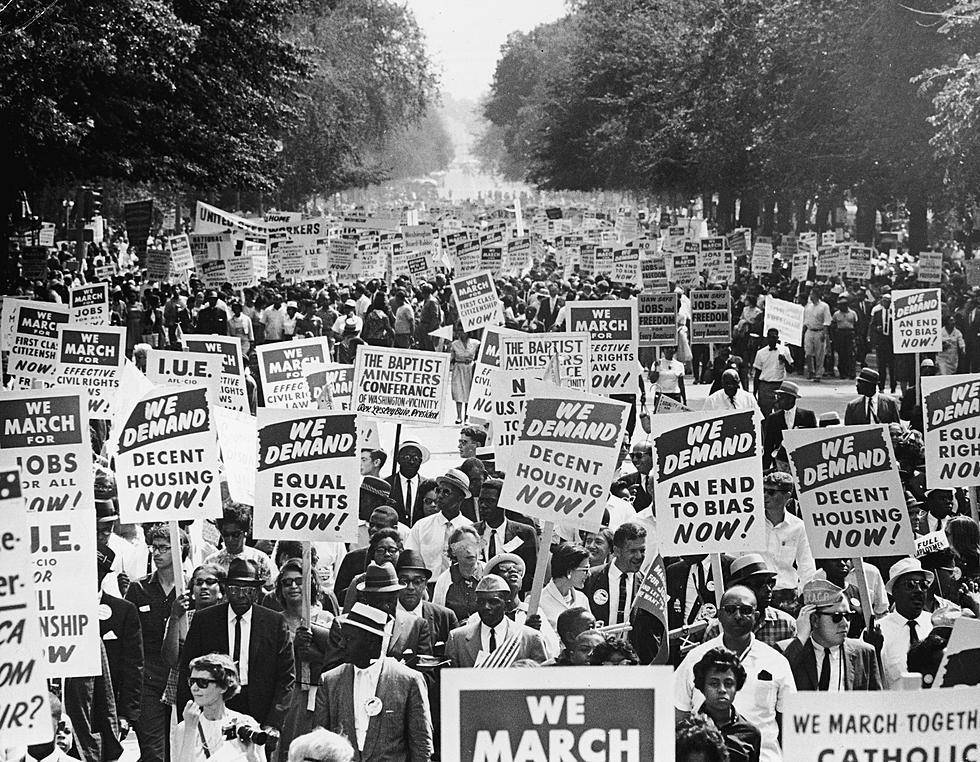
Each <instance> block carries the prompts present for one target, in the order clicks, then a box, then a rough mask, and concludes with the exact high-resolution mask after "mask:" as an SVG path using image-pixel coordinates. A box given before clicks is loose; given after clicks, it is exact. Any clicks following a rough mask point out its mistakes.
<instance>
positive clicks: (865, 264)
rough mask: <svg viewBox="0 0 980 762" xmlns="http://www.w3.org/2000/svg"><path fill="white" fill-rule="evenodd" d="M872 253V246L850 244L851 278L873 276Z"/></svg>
mask: <svg viewBox="0 0 980 762" xmlns="http://www.w3.org/2000/svg"><path fill="white" fill-rule="evenodd" d="M871 254H872V251H871V247H870V246H849V247H848V252H847V277H848V278H850V279H851V280H868V278H870V277H871Z"/></svg>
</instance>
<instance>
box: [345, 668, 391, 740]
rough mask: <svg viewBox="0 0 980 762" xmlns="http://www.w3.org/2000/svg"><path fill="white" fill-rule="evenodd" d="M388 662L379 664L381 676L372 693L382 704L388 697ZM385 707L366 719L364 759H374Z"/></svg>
mask: <svg viewBox="0 0 980 762" xmlns="http://www.w3.org/2000/svg"><path fill="white" fill-rule="evenodd" d="M388 672H389V670H388V660H387V659H383V660H382V662H381V674H380V675H378V687H377V688H376V689H375V691H374V695H375V696H378V697H381V700H382V702H384V698H383V697H385V696H388V695H389V690H388V683H389V682H390V680H389V674H388ZM351 686H352V687H351V693H352V695H353V682H352V683H351ZM384 711H385V707H384V705H383V704H382V707H381V712H379V713H378V714H376V715H374V717H369V718H368V726H367V733H365V734H364V757H365V758H366V759H373V758H374V747H375V746H376V745H377V743H378V734H379V732H380V730H381V721H382V718H383V717H384Z"/></svg>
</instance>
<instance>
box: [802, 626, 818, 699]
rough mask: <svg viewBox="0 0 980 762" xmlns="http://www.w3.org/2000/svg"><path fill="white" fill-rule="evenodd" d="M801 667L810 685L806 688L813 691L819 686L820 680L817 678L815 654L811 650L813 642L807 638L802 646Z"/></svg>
mask: <svg viewBox="0 0 980 762" xmlns="http://www.w3.org/2000/svg"><path fill="white" fill-rule="evenodd" d="M803 669H804V671H805V672H806V676H807V679H808V680H809V681H810V685H809V686H808V687H807V690H811V691H815V690H817V689H818V688H819V687H820V680H819V679H818V678H817V655H816V652H815V651H814V650H813V643H811V642H810V640H809V638H807V641H806V643H805V644H804V646H803Z"/></svg>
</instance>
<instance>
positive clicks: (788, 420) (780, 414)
mask: <svg viewBox="0 0 980 762" xmlns="http://www.w3.org/2000/svg"><path fill="white" fill-rule="evenodd" d="M799 398H800V385H799V384H797V383H796V382H795V381H788V380H787V381H783V382H782V383H781V384H780V385H779V387H778V388H777V389H776V391H775V392H774V399H775V404H774V406H773V411H772V412H771V413H770V414H769V415H767V416H766V421H765V423H764V424H763V426H762V469H763V470H764V471H768V470H769V469H770V468H772V466H773V455H774V454H775V453H776V452H778V451H779V448H780V447H782V446H783V432H784V431H786V430H787V429H815V428H817V416H816V415H814V412H813V411H812V410H807V409H806V408H802V407H797V405H796V402H797V400H798V399H799Z"/></svg>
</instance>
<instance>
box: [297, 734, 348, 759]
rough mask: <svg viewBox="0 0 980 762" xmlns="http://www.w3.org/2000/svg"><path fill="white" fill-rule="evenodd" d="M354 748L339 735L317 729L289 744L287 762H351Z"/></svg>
mask: <svg viewBox="0 0 980 762" xmlns="http://www.w3.org/2000/svg"><path fill="white" fill-rule="evenodd" d="M353 759H354V747H353V746H351V745H350V741H348V740H347V739H346V738H344V737H343V736H341V735H338V734H336V733H333V732H331V731H329V730H324V729H323V728H317V729H316V730H313V731H310V732H309V733H307V734H306V735H302V736H297V737H296V738H294V739H293V742H292V743H291V744H289V757H288V759H287V762H311V761H312V762H353Z"/></svg>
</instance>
